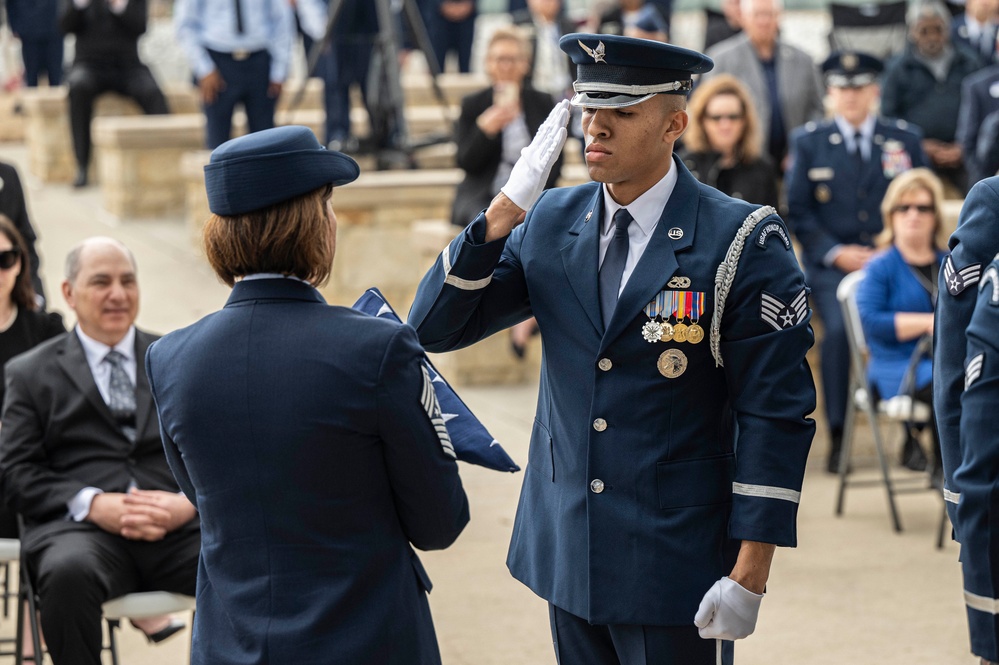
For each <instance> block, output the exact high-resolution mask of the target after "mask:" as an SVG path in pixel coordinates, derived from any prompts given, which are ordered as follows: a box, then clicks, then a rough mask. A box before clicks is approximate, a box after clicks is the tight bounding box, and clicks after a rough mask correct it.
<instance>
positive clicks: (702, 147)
mask: <svg viewBox="0 0 999 665" xmlns="http://www.w3.org/2000/svg"><path fill="white" fill-rule="evenodd" d="M718 95H732V96H733V97H735V98H736V99H738V100H739V104H741V105H742V116H743V123H744V128H743V130H742V136H741V137H740V138H739V144H738V145H737V146H736V155H737V156H738V158H739V161H741V162H742V163H743V164H748V163H750V162H753V161H756V159H757V158H759V156H760V129H759V121H758V120H757V119H756V110H755V109H754V108H753V102H752V100H751V99H750V98H749V91H748V90H746V86H744V85H743V84H742V83H740V82H739V79H737V78H735V77H734V76H732V75H731V74H720V75H718V76H715V77H712V78H710V79H708V80H707V81H704V82H702V83H701V84H700V85H699V86H697V89H696V90H694V92H693V94H691V95H690V104H689V105H688V107H687V109H688V110H687V113H688V115H689V116H690V125H689V126H688V127H687V133H686V135H685V136H684V138H683V142H684V145H686V146H687V149H688V150H690V151H691V152H709V151H710V150H711V143H710V141H708V137H707V134H705V132H704V116H705V115H707V110H708V103H709V102H710V101H711V100H712V99H714V98H715V97H717V96H718Z"/></svg>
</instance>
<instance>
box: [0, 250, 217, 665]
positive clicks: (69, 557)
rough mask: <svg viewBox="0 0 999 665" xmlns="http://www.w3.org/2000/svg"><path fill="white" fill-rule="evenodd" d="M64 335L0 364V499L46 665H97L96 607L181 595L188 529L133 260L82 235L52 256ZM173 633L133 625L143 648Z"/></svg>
mask: <svg viewBox="0 0 999 665" xmlns="http://www.w3.org/2000/svg"><path fill="white" fill-rule="evenodd" d="M62 293H63V296H64V298H65V299H66V303H67V304H68V305H69V307H70V309H72V310H73V311H74V312H75V313H76V316H77V325H76V326H75V328H74V329H73V330H71V331H70V332H68V333H65V334H63V335H60V336H58V337H54V338H52V339H51V340H49V341H47V342H45V343H43V344H40V345H38V346H36V347H35V348H34V349H32V350H31V351H29V352H27V353H25V354H23V355H20V356H18V357H16V358H14V359H13V360H11V361H10V362H9V363H8V364H7V366H6V383H7V390H6V395H5V398H4V404H3V415H2V420H3V427H2V428H0V485H2V487H3V500H4V501H5V502H6V503H7V505H8V507H9V508H10V509H11V510H12V511H15V512H17V513H19V514H20V515H21V516H22V517H23V518H24V522H25V527H24V531H23V533H22V534H21V546H22V548H23V550H24V553H25V560H26V561H27V563H28V565H29V566H30V573H31V575H32V577H33V578H34V581H35V583H36V585H37V591H38V595H39V597H40V599H41V607H42V612H41V615H42V628H43V631H44V633H45V637H46V641H47V642H48V647H49V654H50V655H51V657H52V661H53V662H54V663H55V664H56V665H67V664H71V665H74V664H79V665H100V662H101V658H100V653H101V604H102V603H104V602H105V601H107V600H110V599H111V598H115V597H118V596H122V595H124V594H126V593H130V592H133V591H157V590H163V591H173V592H177V593H183V594H188V595H194V588H195V576H196V571H197V566H198V553H199V551H200V549H201V536H200V533H201V531H200V524H199V520H198V517H197V513H196V511H195V509H194V506H193V505H191V503H190V502H189V501H188V500H187V499H186V498H185V497H184V496H183V495H182V494H180V493H179V489H178V487H177V483H176V481H175V480H174V478H173V474H172V473H171V472H170V468H169V467H168V466H167V461H166V456H165V455H164V453H163V446H162V443H161V442H160V433H159V421H158V419H157V416H156V409H155V408H153V399H152V396H151V394H150V391H149V383H148V381H147V379H146V375H145V369H144V364H143V362H142V361H143V358H144V357H145V353H146V349H147V348H148V347H149V345H150V344H151V343H152V342H153V341H154V340H155V339H156V336H155V335H151V334H149V333H147V332H144V331H142V330H138V329H137V328H136V327H135V324H134V322H135V317H136V314H137V313H138V309H139V287H138V280H137V276H136V267H135V259H134V257H133V256H132V254H131V252H129V250H128V248H126V247H125V246H124V245H123V244H121V243H120V242H118V241H117V240H114V239H112V238H89V239H87V240H84V241H83V242H82V243H80V244H79V245H77V246H76V247H75V248H73V250H72V251H71V252H70V253H69V256H68V257H67V260H66V279H65V281H64V282H63V283H62ZM182 627H183V624H178V623H173V622H171V621H170V620H169V619H163V620H162V621H161V623H160V625H155V626H142V628H141V629H142V630H143V631H144V632H145V633H146V636H147V638H148V639H149V640H150V641H151V642H159V641H161V640H163V639H165V638H166V637H169V636H170V635H172V634H174V633H176V632H177V631H178V630H179V629H180V628H182Z"/></svg>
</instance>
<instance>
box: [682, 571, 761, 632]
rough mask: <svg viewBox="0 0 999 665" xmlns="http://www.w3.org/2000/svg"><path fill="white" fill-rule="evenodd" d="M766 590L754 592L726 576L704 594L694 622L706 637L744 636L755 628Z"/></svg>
mask: <svg viewBox="0 0 999 665" xmlns="http://www.w3.org/2000/svg"><path fill="white" fill-rule="evenodd" d="M763 595H764V594H755V593H753V592H752V591H750V590H749V589H746V588H745V587H743V586H742V585H741V584H739V583H738V582H735V581H734V580H731V579H729V578H728V577H723V578H721V579H720V580H718V581H717V582H715V583H714V584H713V585H712V586H711V588H710V589H708V592H707V593H706V594H704V598H703V599H702V600H701V605H700V607H698V608H697V614H696V615H694V625H695V626H697V629H698V630H697V632H698V634H699V635H700V636H701V637H703V638H704V639H706V640H741V639H742V638H744V637H748V636H750V635H752V634H753V631H754V630H756V618H757V617H758V616H759V614H760V603H761V602H762V601H763Z"/></svg>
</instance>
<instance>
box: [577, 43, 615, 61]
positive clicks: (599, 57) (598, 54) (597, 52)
mask: <svg viewBox="0 0 999 665" xmlns="http://www.w3.org/2000/svg"><path fill="white" fill-rule="evenodd" d="M576 42H578V43H579V46H580V47H581V48H582V49H583V50H584V51H586V54H587V55H588V56H590V57H591V58H593V62H603V63H606V62H607V61H606V60H604V55H605V54H606V53H607V47H606V46H604V43H603V42H597V47H596V48H595V49H592V48H590V47H589V46H587V45H586V44H584V43H583V42H582V41H581V40H579V39H577V40H576Z"/></svg>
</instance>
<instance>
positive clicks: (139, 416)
mask: <svg viewBox="0 0 999 665" xmlns="http://www.w3.org/2000/svg"><path fill="white" fill-rule="evenodd" d="M152 342H153V340H152V338H151V337H150V336H149V335H147V334H146V333H144V332H142V331H140V330H138V329H136V331H135V431H136V436H137V438H138V439H139V440H141V439H142V434H143V432H145V429H146V424H147V423H148V422H149V414H150V413H151V412H152V410H153V396H152V393H151V392H150V390H149V379H147V378H146V350H147V349H149V345H150V344H152Z"/></svg>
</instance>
